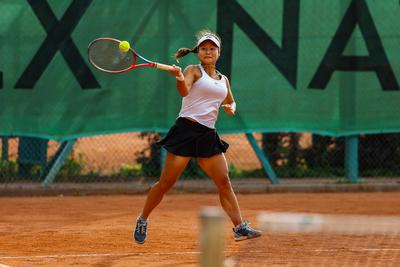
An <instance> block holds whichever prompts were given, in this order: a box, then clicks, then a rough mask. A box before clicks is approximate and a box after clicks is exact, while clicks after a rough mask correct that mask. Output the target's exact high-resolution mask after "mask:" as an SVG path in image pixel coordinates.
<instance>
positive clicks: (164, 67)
mask: <svg viewBox="0 0 400 267" xmlns="http://www.w3.org/2000/svg"><path fill="white" fill-rule="evenodd" d="M100 41H112V42H116V43H118V44H119V43H120V42H121V41H120V40H118V39H115V38H111V37H102V38H97V39H95V40H93V41H91V42H90V43H89V45H88V48H87V52H88V60H89V62H90V64H92V65H93V66H94V67H95V68H96V69H98V70H100V71H103V72H107V73H111V74H119V73H123V72H127V71H130V70H132V69H137V68H141V67H152V68H158V69H162V70H165V71H169V70H173V67H172V66H170V65H165V64H161V63H157V62H153V61H150V60H148V59H146V58H144V57H143V56H141V55H140V54H139V53H137V52H136V51H135V50H134V49H133V48H132V47H130V48H129V51H130V52H132V54H133V63H132V65H131V66H129V67H128V68H125V69H122V70H106V69H103V68H101V67H99V66H97V65H96V64H95V63H94V62H93V60H92V59H91V58H90V53H89V51H90V48H91V47H92V46H93V44H95V43H97V42H100ZM127 53H128V52H127ZM138 58H140V59H141V60H143V61H144V62H146V63H141V64H136V61H137V59H138Z"/></svg>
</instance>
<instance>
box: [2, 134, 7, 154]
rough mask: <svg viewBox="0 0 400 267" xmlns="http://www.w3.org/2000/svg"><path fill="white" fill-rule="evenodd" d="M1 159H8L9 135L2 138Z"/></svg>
mask: <svg viewBox="0 0 400 267" xmlns="http://www.w3.org/2000/svg"><path fill="white" fill-rule="evenodd" d="M1 159H2V160H8V137H7V136H3V137H2V138H1Z"/></svg>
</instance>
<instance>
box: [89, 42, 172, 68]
mask: <svg viewBox="0 0 400 267" xmlns="http://www.w3.org/2000/svg"><path fill="white" fill-rule="evenodd" d="M120 42H121V41H120V40H118V39H114V38H99V39H96V40H93V41H92V42H91V43H90V44H89V46H88V57H89V62H90V64H92V65H93V66H94V67H95V68H96V69H98V70H100V71H104V72H107V73H112V74H118V73H123V72H127V71H129V70H133V69H137V68H140V67H152V68H157V69H161V70H165V71H170V70H173V69H174V68H173V67H172V66H169V65H165V64H161V63H157V62H152V61H150V60H147V59H146V58H144V57H142V56H141V55H139V54H138V53H137V52H136V51H135V50H134V49H132V47H130V48H129V50H128V51H126V52H122V51H121V50H120V48H119V44H120ZM138 59H140V60H141V61H143V63H140V64H139V63H138V62H137V61H138Z"/></svg>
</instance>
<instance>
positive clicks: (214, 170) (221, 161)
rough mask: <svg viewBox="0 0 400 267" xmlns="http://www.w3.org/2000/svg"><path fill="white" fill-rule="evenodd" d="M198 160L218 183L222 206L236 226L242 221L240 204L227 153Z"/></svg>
mask: <svg viewBox="0 0 400 267" xmlns="http://www.w3.org/2000/svg"><path fill="white" fill-rule="evenodd" d="M197 162H198V163H199V165H200V167H201V168H202V169H203V170H204V172H205V173H207V175H208V176H210V177H211V179H213V181H214V182H215V184H216V185H217V187H218V189H219V199H220V201H221V205H222V208H223V209H224V210H225V212H226V213H227V214H228V216H229V217H230V219H231V220H232V223H233V224H234V225H235V226H236V225H239V224H240V223H242V215H241V214H240V209H239V204H238V201H237V198H236V195H235V193H234V192H233V189H232V185H231V182H230V180H229V174H228V165H227V163H226V159H225V155H224V154H222V153H221V154H217V155H215V156H212V157H210V158H197Z"/></svg>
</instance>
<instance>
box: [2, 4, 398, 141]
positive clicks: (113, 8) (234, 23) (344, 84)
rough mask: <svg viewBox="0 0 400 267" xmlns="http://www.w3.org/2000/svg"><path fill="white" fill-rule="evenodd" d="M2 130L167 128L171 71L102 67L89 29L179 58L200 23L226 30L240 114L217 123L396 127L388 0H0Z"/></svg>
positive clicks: (192, 58) (393, 29)
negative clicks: (91, 56)
mask: <svg viewBox="0 0 400 267" xmlns="http://www.w3.org/2000/svg"><path fill="white" fill-rule="evenodd" d="M0 14H2V15H1V16H0V135H5V136H33V137H44V138H50V139H56V140H67V139H71V138H77V137H82V136H91V135H98V134H105V133H120V132H129V131H160V132H165V131H167V130H168V129H169V127H170V126H171V125H172V124H173V123H174V121H175V119H176V117H177V115H178V112H179V109H180V107H181V98H180V96H179V94H178V93H177V90H176V88H175V78H174V77H173V76H171V75H170V74H168V73H167V72H165V71H162V70H157V69H152V68H139V69H135V70H132V71H129V72H126V73H123V74H117V75H112V74H107V73H102V72H100V71H98V70H96V69H94V68H93V67H91V65H90V64H89V63H88V60H87V46H88V44H89V43H90V42H91V41H92V40H93V39H96V38H99V37H113V38H117V39H121V40H127V41H129V42H130V44H131V46H132V47H133V48H134V49H135V50H136V51H137V52H138V53H139V54H141V55H142V56H144V57H145V58H147V59H150V60H153V61H157V62H161V63H165V64H177V65H179V66H181V67H182V68H185V67H186V66H187V65H189V64H197V63H198V60H197V57H196V55H195V54H191V55H188V56H186V57H185V58H183V59H182V60H181V61H180V62H179V63H177V62H176V61H175V60H174V58H173V54H174V53H175V52H176V50H177V49H178V48H180V47H189V48H191V47H193V45H194V43H195V40H194V35H195V33H196V32H197V31H199V30H201V29H205V28H206V29H211V30H213V31H216V32H217V33H218V34H219V35H220V36H221V37H222V40H223V43H222V51H221V57H220V60H219V63H218V69H219V70H220V71H221V72H222V73H224V74H226V75H227V76H228V77H229V78H230V83H231V87H232V92H233V95H234V97H235V100H236V102H237V109H238V110H237V115H236V116H234V117H230V116H228V115H226V114H224V112H223V110H222V109H221V112H220V116H219V120H218V122H217V129H218V130H219V132H220V133H242V132H256V131H257V132H283V131H296V132H312V133H317V134H325V135H331V136H342V135H351V134H363V133H383V132H398V131H400V119H399V114H400V104H399V103H400V86H399V83H400V81H399V80H400V79H399V77H400V52H399V51H400V49H399V48H400V31H399V29H400V20H399V17H400V5H399V2H398V1H397V0H382V1H376V0H323V1H321V0H301V1H300V0H268V1H265V0H252V1H247V0H213V1H212V0H204V1H198V0H171V1H161V0H158V1H156V0H148V1H141V0H119V1H98V0H72V1H71V0H48V1H45V0H43V1H33V0H30V1H26V0H1V1H0Z"/></svg>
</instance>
